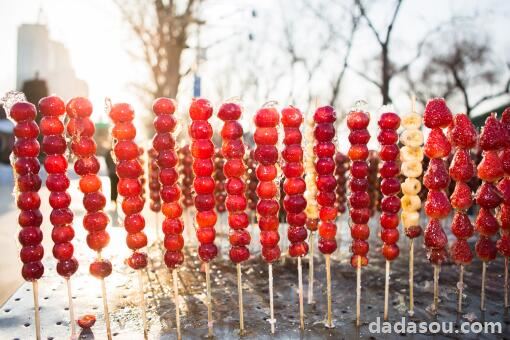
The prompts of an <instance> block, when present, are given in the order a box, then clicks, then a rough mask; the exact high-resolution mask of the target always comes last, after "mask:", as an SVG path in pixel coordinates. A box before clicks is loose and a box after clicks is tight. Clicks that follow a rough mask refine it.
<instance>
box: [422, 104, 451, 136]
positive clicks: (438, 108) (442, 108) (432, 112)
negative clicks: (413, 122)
mask: <svg viewBox="0 0 510 340" xmlns="http://www.w3.org/2000/svg"><path fill="white" fill-rule="evenodd" d="M452 119H453V117H452V113H451V111H450V109H449V108H448V106H446V102H445V100H444V99H443V98H434V99H431V100H429V101H428V102H427V105H426V106H425V112H424V113H423V122H424V124H425V126H426V127H428V128H429V129H434V128H445V127H447V126H448V125H450V123H451V122H452Z"/></svg>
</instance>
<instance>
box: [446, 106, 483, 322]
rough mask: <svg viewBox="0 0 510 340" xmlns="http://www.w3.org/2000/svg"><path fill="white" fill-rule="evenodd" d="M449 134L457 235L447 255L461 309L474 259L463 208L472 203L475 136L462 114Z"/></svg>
mask: <svg viewBox="0 0 510 340" xmlns="http://www.w3.org/2000/svg"><path fill="white" fill-rule="evenodd" d="M448 137H449V140H450V143H451V144H452V146H453V147H454V148H455V155H454V156H453V160H452V163H451V165H450V169H449V174H450V177H451V178H452V179H453V180H454V181H455V182H456V184H455V190H454V191H453V193H452V194H451V196H450V201H451V204H452V206H453V208H455V215H454V216H453V221H452V225H451V229H452V233H453V234H454V235H455V237H456V238H457V240H456V241H455V242H453V243H452V245H451V247H450V255H451V257H452V259H453V261H454V262H455V263H456V264H457V265H458V266H459V282H458V284H457V287H458V289H459V291H458V301H457V312H459V313H461V312H462V297H463V289H464V266H466V265H469V264H470V263H471V261H472V260H473V254H472V252H471V249H470V247H469V244H468V242H467V239H468V238H470V237H471V236H473V225H472V224H471V221H470V220H469V217H468V216H467V213H466V212H467V210H468V209H469V208H470V207H471V205H472V203H473V198H472V192H471V188H470V187H469V185H468V184H467V182H469V181H470V180H471V178H472V177H473V176H474V175H475V173H474V169H475V164H474V162H473V160H472V159H471V157H470V154H469V151H470V149H472V148H474V147H475V146H476V143H477V138H478V136H477V132H476V129H475V127H474V126H473V123H471V120H470V119H469V117H468V116H467V115H465V114H456V115H455V116H454V117H453V122H452V124H451V125H450V127H449V130H448Z"/></svg>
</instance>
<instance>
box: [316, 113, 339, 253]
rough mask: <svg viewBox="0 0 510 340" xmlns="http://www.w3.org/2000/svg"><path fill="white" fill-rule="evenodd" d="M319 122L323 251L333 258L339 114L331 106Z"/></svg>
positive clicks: (317, 124) (317, 143) (321, 242)
mask: <svg viewBox="0 0 510 340" xmlns="http://www.w3.org/2000/svg"><path fill="white" fill-rule="evenodd" d="M313 119H314V121H315V130H314V136H315V142H316V144H315V146H314V152H315V156H316V162H315V171H316V172H317V178H316V183H317V190H318V193H317V203H318V204H319V219H320V223H319V250H320V252H321V253H323V254H325V255H329V254H332V253H333V252H334V251H335V250H336V248H337V243H336V224H335V222H334V221H335V218H336V216H337V214H338V210H337V209H336V208H335V205H336V194H335V189H336V178H335V175H334V173H335V160H334V157H335V152H336V151H335V144H334V143H333V139H334V138H335V125H334V123H335V122H336V112H335V110H334V109H333V107H331V106H324V107H319V108H318V109H317V110H315V113H314V115H313Z"/></svg>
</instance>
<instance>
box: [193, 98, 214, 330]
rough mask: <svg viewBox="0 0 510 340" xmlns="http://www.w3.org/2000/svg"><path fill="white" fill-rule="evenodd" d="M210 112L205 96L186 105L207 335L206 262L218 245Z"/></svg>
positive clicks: (209, 311)
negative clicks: (187, 106)
mask: <svg viewBox="0 0 510 340" xmlns="http://www.w3.org/2000/svg"><path fill="white" fill-rule="evenodd" d="M212 114H213V109H212V106H211V104H210V103H209V101H208V100H206V99H202V98H198V99H193V101H192V102H191V105H190V107H189V115H190V117H191V120H192V123H191V125H190V127H189V135H190V137H191V140H192V141H191V148H190V150H191V156H192V157H193V172H194V179H193V188H194V190H195V193H196V196H195V198H194V203H195V209H196V211H197V213H196V216H195V218H196V223H197V230H196V234H197V239H198V241H199V242H200V246H199V247H198V255H199V257H200V259H201V260H202V261H203V262H204V264H205V278H206V286H207V299H206V302H207V320H208V323H207V328H208V335H209V336H212V335H213V320H212V301H211V300H212V299H211V279H210V265H209V262H210V261H211V260H213V259H214V258H215V257H216V255H217V254H218V248H217V247H216V245H215V244H214V238H215V235H216V231H215V225H216V221H217V215H216V212H215V211H214V207H215V199H214V188H215V182H214V178H213V177H212V175H213V171H214V162H213V158H214V144H213V142H212V141H211V138H212V135H213V129H212V126H211V124H210V123H209V121H208V120H209V118H211V116H212Z"/></svg>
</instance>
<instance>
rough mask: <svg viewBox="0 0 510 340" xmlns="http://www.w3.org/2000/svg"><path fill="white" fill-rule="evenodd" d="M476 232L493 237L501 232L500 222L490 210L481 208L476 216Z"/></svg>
mask: <svg viewBox="0 0 510 340" xmlns="http://www.w3.org/2000/svg"><path fill="white" fill-rule="evenodd" d="M475 230H476V231H477V232H478V233H479V234H480V235H483V236H492V235H494V234H496V233H497V232H498V230H499V222H498V220H497V219H496V217H494V215H492V214H491V212H490V210H487V209H485V208H480V211H479V212H478V216H476V221H475Z"/></svg>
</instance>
